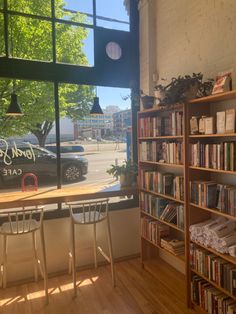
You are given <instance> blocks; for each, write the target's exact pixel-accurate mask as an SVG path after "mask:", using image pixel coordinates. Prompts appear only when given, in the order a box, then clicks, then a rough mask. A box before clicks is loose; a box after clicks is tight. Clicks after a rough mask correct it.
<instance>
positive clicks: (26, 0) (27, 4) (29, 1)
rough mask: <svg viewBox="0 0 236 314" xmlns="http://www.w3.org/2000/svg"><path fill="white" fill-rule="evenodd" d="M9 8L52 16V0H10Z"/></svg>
mask: <svg viewBox="0 0 236 314" xmlns="http://www.w3.org/2000/svg"><path fill="white" fill-rule="evenodd" d="M8 8H9V10H13V11H18V12H24V13H29V14H35V15H40V16H51V0H40V1H39V0H21V1H19V0H8Z"/></svg>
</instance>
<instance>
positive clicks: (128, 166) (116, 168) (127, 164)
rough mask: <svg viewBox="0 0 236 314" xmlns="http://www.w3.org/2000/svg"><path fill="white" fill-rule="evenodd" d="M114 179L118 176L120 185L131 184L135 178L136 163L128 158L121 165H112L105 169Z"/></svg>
mask: <svg viewBox="0 0 236 314" xmlns="http://www.w3.org/2000/svg"><path fill="white" fill-rule="evenodd" d="M107 173H109V174H111V175H112V176H113V177H114V178H116V180H118V178H120V185H121V187H124V186H131V185H133V184H134V183H136V180H137V165H136V164H135V163H134V162H132V161H131V160H130V159H129V160H125V161H124V162H123V164H122V165H114V164H112V165H111V167H110V168H109V169H108V170H107Z"/></svg>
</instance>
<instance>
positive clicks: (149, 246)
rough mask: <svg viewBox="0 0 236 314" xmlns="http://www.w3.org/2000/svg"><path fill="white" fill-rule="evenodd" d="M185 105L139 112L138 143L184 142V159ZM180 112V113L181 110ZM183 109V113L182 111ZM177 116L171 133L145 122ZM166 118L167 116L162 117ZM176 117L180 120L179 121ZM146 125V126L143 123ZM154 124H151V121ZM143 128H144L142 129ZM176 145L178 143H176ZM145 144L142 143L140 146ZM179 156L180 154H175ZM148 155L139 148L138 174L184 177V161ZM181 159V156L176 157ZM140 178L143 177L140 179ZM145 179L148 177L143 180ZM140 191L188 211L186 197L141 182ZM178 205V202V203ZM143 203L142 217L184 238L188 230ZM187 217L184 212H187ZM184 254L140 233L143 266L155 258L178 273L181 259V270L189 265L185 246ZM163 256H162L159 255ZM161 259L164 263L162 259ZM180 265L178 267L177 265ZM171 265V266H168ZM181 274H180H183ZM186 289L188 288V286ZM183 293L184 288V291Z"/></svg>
mask: <svg viewBox="0 0 236 314" xmlns="http://www.w3.org/2000/svg"><path fill="white" fill-rule="evenodd" d="M184 108H185V104H183V103H181V104H173V105H169V106H163V107H159V108H153V109H148V110H143V111H141V112H139V113H138V142H139V147H140V143H142V142H143V141H147V142H148V141H156V142H158V143H163V142H164V141H166V142H167V143H173V142H174V143H182V150H181V154H180V155H181V157H182V158H180V159H179V160H184V139H185V137H184V132H185V130H184V125H182V124H183V123H182V121H183V119H184V114H185V113H184ZM178 111H179V113H178ZM180 112H181V113H180ZM179 114H180V117H181V118H180V119H179ZM175 115H178V118H176V120H175V121H176V122H175V123H176V125H175V128H176V131H175V132H173V129H172V127H173V126H172V127H171V129H170V132H166V130H164V131H163V130H161V131H158V132H154V131H151V132H150V130H147V129H146V121H150V120H149V119H151V118H156V119H157V120H158V119H165V118H166V117H168V116H175ZM163 117H164V118H163ZM142 119H147V120H146V121H145V123H144V122H143V121H142V127H143V129H142V131H140V125H141V120H142ZM177 119H179V120H178V123H177ZM180 121H181V131H182V132H179V130H180V128H179V126H180V124H179V122H180ZM171 123H173V120H171ZM143 125H144V126H143ZM151 125H152V124H151ZM165 127H166V125H165ZM143 130H144V131H143ZM153 134H155V135H156V136H147V135H153ZM159 134H168V135H159ZM169 134H178V135H169ZM141 135H146V136H141ZM161 145H162V144H161ZM174 145H175V144H174ZM141 147H142V146H141ZM176 156H177V155H176ZM173 158H174V159H173V160H176V159H175V157H173ZM145 159H146V158H143V160H142V159H141V158H140V148H139V163H138V164H139V174H140V175H141V173H140V172H141V171H148V170H150V171H153V172H161V173H162V174H163V173H168V174H170V173H171V174H173V175H175V176H180V177H183V176H184V167H185V163H184V162H183V163H181V164H179V163H178V164H176V163H168V162H160V161H151V159H152V158H147V159H150V161H149V160H145ZM162 159H163V160H166V159H165V158H158V159H156V160H162ZM177 160H178V159H177ZM140 180H141V179H140ZM144 180H145V179H144ZM179 184H184V180H183V179H182V180H181V183H180V182H179ZM139 190H140V195H141V193H144V194H147V195H150V196H154V197H157V198H161V199H164V200H166V201H167V202H168V201H170V202H171V203H173V202H175V203H176V204H177V206H184V212H185V200H182V199H181V200H180V199H176V198H175V197H173V196H172V195H167V194H164V193H158V192H157V191H154V190H150V189H146V188H143V187H142V186H141V185H140V186H139ZM178 204H179V205H178ZM142 206H143V205H142V204H141V203H140V216H141V217H146V218H150V219H151V220H153V221H154V222H155V221H157V222H160V223H161V224H163V225H166V226H168V227H169V230H170V231H169V232H170V236H171V237H173V238H176V239H179V240H181V241H185V229H184V230H183V229H181V228H179V227H178V226H177V225H176V224H174V223H172V222H167V221H165V220H164V219H160V218H158V217H157V216H155V215H152V214H149V212H151V211H148V209H147V210H146V211H145V210H143V208H142ZM184 217H185V214H184ZM183 223H184V226H185V219H184V221H183ZM184 252H185V254H184V255H175V254H174V253H172V252H170V251H169V250H166V249H165V248H163V247H161V245H158V244H156V242H155V243H154V242H153V241H151V240H150V239H149V238H147V237H145V236H143V235H142V236H141V259H142V262H143V265H144V268H146V266H145V265H147V264H148V262H149V261H153V260H155V263H156V267H157V268H158V265H159V264H160V265H161V266H162V267H163V265H166V268H167V269H168V268H169V267H176V272H177V273H179V271H178V270H177V269H178V267H180V266H179V264H178V263H177V262H178V261H180V262H181V267H180V268H181V271H183V272H184V271H185V267H186V262H185V258H186V247H184ZM163 255H164V256H166V255H167V256H168V258H167V260H168V263H167V262H166V261H165V260H164V259H163V260H162V258H161V257H163ZM160 256H161V257H160ZM161 261H162V262H161ZM177 264H178V266H177ZM169 265H171V266H169ZM146 269H147V270H148V271H149V272H151V273H152V274H153V275H154V276H155V275H156V268H151V269H150V268H146ZM179 270H180V269H179ZM180 274H181V273H180ZM181 276H182V278H183V284H184V286H185V285H186V281H185V278H186V277H185V276H184V275H182V274H181ZM186 288H187V287H186ZM185 291H186V290H185V289H184V293H185ZM182 292H183V291H182Z"/></svg>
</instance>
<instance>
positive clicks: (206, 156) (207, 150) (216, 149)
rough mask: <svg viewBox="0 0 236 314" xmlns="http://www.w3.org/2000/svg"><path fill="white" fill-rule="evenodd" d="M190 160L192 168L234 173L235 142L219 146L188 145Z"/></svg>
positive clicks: (235, 164) (235, 158)
mask: <svg viewBox="0 0 236 314" xmlns="http://www.w3.org/2000/svg"><path fill="white" fill-rule="evenodd" d="M190 150H191V154H190V156H191V160H190V164H191V165H192V166H194V167H205V168H212V169H218V170H226V171H235V169H236V168H235V166H236V147H235V142H224V143H220V144H205V143H200V142H197V143H195V144H190Z"/></svg>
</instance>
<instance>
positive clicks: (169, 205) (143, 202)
mask: <svg viewBox="0 0 236 314" xmlns="http://www.w3.org/2000/svg"><path fill="white" fill-rule="evenodd" d="M140 207H141V210H142V211H144V212H146V213H148V214H150V215H152V216H155V217H158V218H160V219H162V220H164V221H166V222H170V223H172V224H174V225H176V226H177V227H179V228H180V229H182V230H183V229H184V206H183V205H182V204H179V203H176V202H173V201H169V200H166V199H164V198H161V197H157V196H154V195H151V194H147V193H143V192H141V193H140Z"/></svg>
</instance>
